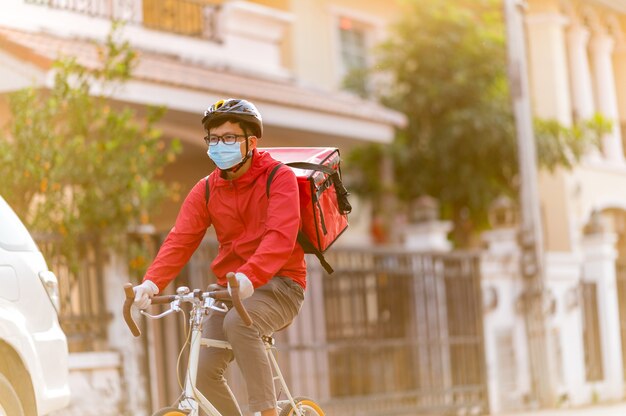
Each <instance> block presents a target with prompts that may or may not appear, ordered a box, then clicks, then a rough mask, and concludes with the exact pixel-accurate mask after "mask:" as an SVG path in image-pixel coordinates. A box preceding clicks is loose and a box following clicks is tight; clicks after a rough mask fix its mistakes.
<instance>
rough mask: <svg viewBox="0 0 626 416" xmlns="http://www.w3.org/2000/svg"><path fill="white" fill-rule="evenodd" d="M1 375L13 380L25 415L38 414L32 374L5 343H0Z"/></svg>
mask: <svg viewBox="0 0 626 416" xmlns="http://www.w3.org/2000/svg"><path fill="white" fill-rule="evenodd" d="M0 374H4V375H5V376H6V378H7V379H8V380H11V384H12V387H13V389H15V392H16V393H17V394H18V396H19V398H20V402H21V403H22V406H23V408H24V413H25V414H27V415H36V414H38V413H37V399H36V398H35V391H34V389H33V383H32V380H31V378H30V374H29V373H28V370H26V366H24V363H23V362H22V359H21V358H20V356H19V355H18V354H17V352H16V351H15V350H14V349H13V347H11V346H10V345H9V344H7V343H5V342H3V341H0Z"/></svg>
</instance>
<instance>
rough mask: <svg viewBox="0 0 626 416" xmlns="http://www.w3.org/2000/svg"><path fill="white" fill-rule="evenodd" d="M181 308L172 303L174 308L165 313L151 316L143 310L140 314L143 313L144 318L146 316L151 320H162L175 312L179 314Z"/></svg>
mask: <svg viewBox="0 0 626 416" xmlns="http://www.w3.org/2000/svg"><path fill="white" fill-rule="evenodd" d="M179 311H180V308H179V307H178V305H174V302H172V306H171V308H170V309H168V310H166V311H165V312H163V313H160V314H158V315H150V314H149V313H148V312H146V311H144V310H143V309H142V310H140V311H139V313H141V314H142V315H143V316H145V317H146V318H150V319H161V318H163V317H164V316H167V315H169V314H171V313H174V312H179Z"/></svg>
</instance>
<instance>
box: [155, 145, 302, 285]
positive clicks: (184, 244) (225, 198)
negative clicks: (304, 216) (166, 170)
mask: <svg viewBox="0 0 626 416" xmlns="http://www.w3.org/2000/svg"><path fill="white" fill-rule="evenodd" d="M277 163H279V162H277V161H276V160H274V159H273V158H272V157H271V156H270V154H269V153H267V152H259V151H257V150H256V149H255V150H254V154H253V156H252V164H251V165H250V168H249V169H248V171H247V172H246V173H244V174H243V175H242V176H241V177H239V178H237V179H236V180H233V181H231V180H226V179H223V178H222V177H220V174H219V173H220V171H219V169H216V170H215V171H213V172H212V173H211V174H210V175H209V188H210V191H209V195H210V196H209V203H208V208H207V205H206V204H205V191H206V188H205V179H204V178H203V179H201V180H200V181H199V182H198V183H197V184H196V185H195V186H194V187H193V188H192V189H191V192H189V194H188V195H187V198H185V201H184V202H183V205H182V207H181V209H180V212H179V213H178V217H177V218H176V224H175V225H174V227H173V228H172V230H171V231H170V232H169V234H168V235H167V238H166V239H165V242H164V243H163V245H162V246H161V248H160V249H159V253H158V254H157V256H156V258H155V259H154V261H153V262H152V265H151V266H150V267H149V268H148V271H147V272H146V275H145V277H144V280H145V279H149V280H152V281H153V282H154V283H155V284H156V285H157V286H158V287H159V290H160V291H162V290H163V289H164V288H165V287H166V286H167V285H168V284H169V283H170V282H171V281H172V280H173V279H174V277H176V275H178V273H179V272H180V270H181V269H182V268H183V266H184V265H185V264H186V263H187V261H188V260H189V258H190V257H191V255H192V254H193V252H194V251H195V250H196V248H198V246H199V245H200V242H201V241H202V238H203V237H204V234H205V232H206V230H207V228H208V227H209V226H211V225H213V226H214V227H215V232H216V235H217V240H218V242H219V249H218V254H217V257H216V258H215V259H214V260H213V262H212V263H211V268H212V270H213V273H214V274H215V275H216V276H217V279H218V283H220V284H222V285H226V274H227V273H228V272H241V273H244V274H245V275H246V276H248V278H249V279H250V280H251V281H252V284H253V285H254V287H255V288H257V287H259V286H262V285H264V284H265V283H267V282H268V281H269V280H270V279H271V278H272V277H273V276H284V277H289V278H291V279H293V280H294V281H296V282H297V283H299V284H300V285H301V286H302V287H303V288H304V287H306V263H305V261H304V252H303V250H302V247H300V244H297V243H296V237H297V235H298V229H299V225H300V202H299V194H298V184H297V181H296V176H295V174H294V173H293V172H292V170H291V169H285V168H282V169H279V170H278V172H277V173H276V174H275V176H274V179H273V180H272V184H271V186H270V197H269V199H268V197H267V195H266V184H267V177H268V176H269V174H270V172H271V170H272V168H273V167H274V166H276V164H277Z"/></svg>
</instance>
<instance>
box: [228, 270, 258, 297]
mask: <svg viewBox="0 0 626 416" xmlns="http://www.w3.org/2000/svg"><path fill="white" fill-rule="evenodd" d="M235 278H236V279H237V281H238V282H239V299H242V300H243V299H245V298H249V297H250V296H252V294H253V293H254V286H252V282H251V281H250V279H248V276H246V275H245V274H243V273H235ZM228 293H230V294H231V296H232V292H231V291H230V285H228Z"/></svg>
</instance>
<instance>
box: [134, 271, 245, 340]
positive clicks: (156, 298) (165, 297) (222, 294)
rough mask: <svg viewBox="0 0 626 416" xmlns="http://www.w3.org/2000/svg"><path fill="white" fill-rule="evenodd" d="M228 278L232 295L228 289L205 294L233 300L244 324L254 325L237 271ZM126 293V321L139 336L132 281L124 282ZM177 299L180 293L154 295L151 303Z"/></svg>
mask: <svg viewBox="0 0 626 416" xmlns="http://www.w3.org/2000/svg"><path fill="white" fill-rule="evenodd" d="M226 278H227V279H228V284H229V285H230V287H231V288H232V289H233V290H232V293H233V294H232V296H231V295H230V294H229V293H228V290H227V289H224V290H216V291H211V292H206V293H204V294H203V295H204V296H208V297H211V298H213V299H217V300H230V301H232V302H233V306H234V307H235V309H236V310H237V313H238V314H239V316H240V317H241V319H242V320H243V322H244V324H245V325H246V326H250V325H252V318H251V317H250V315H249V314H248V311H247V310H246V308H245V306H244V305H243V303H241V299H240V297H239V282H238V281H237V278H236V277H235V273H228V275H227V276H226ZM235 289H236V290H235ZM124 293H125V295H126V299H125V300H124V306H123V315H124V321H125V322H126V325H127V326H128V329H130V332H131V333H132V334H133V336H135V337H138V336H140V335H141V331H140V330H139V327H138V326H137V324H136V323H135V321H134V319H133V315H132V313H131V307H132V306H133V302H134V301H135V292H134V291H133V285H132V283H125V284H124ZM176 299H180V297H179V296H178V295H163V296H153V297H152V299H151V304H152V305H159V304H167V303H171V302H173V301H175V300H176Z"/></svg>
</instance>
